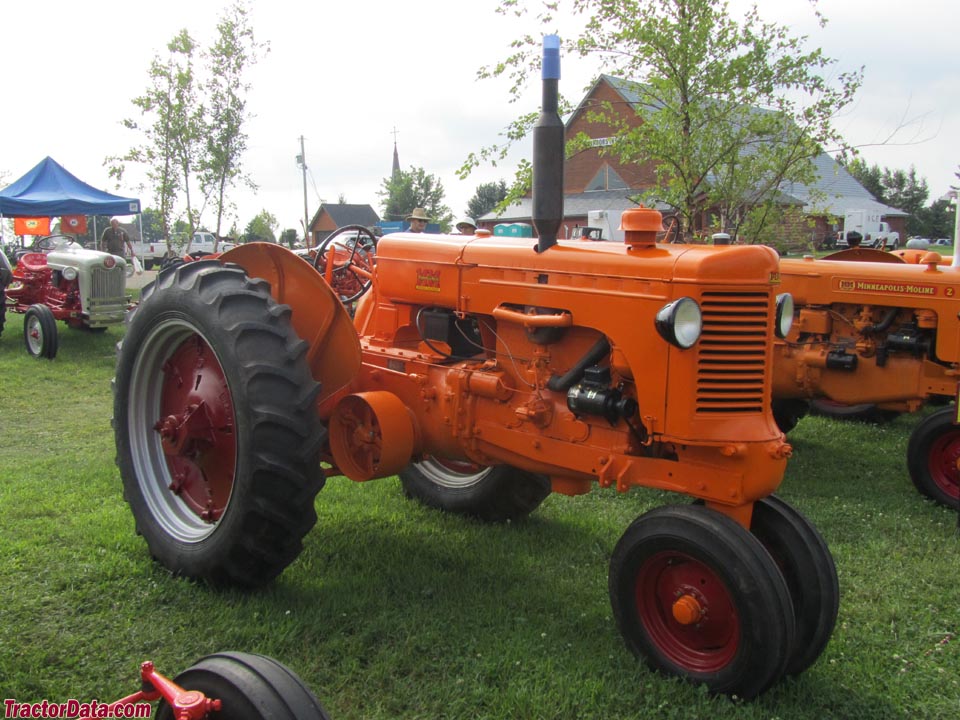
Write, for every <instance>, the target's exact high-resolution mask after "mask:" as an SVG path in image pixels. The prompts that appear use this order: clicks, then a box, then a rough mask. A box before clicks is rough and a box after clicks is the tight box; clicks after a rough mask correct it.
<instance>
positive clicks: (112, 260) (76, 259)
mask: <svg viewBox="0 0 960 720" xmlns="http://www.w3.org/2000/svg"><path fill="white" fill-rule="evenodd" d="M47 265H49V266H50V267H51V268H52V269H54V270H63V269H64V268H65V267H75V268H77V269H78V270H80V269H86V270H93V269H94V268H98V267H102V268H107V269H108V270H109V269H111V268H114V267H117V266H119V267H120V269H121V270H125V269H126V267H127V261H126V260H124V259H123V258H122V257H119V256H117V255H111V254H110V253H105V252H100V251H99V250H87V249H85V248H82V247H66V248H59V249H57V250H51V251H50V252H49V253H47Z"/></svg>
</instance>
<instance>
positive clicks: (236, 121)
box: [106, 0, 266, 237]
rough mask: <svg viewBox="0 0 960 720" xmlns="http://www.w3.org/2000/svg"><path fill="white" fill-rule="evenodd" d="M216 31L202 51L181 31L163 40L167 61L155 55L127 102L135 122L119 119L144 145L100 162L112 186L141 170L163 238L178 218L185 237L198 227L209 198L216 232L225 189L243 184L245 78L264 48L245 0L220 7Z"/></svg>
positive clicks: (224, 207) (225, 206)
mask: <svg viewBox="0 0 960 720" xmlns="http://www.w3.org/2000/svg"><path fill="white" fill-rule="evenodd" d="M217 32H218V36H217V39H216V40H215V42H214V43H213V45H212V46H211V47H210V48H209V49H208V50H202V49H201V48H200V46H199V45H198V43H197V42H196V41H195V40H194V39H193V37H192V36H191V35H190V33H189V32H188V31H187V30H186V29H183V30H181V31H180V32H179V33H177V35H176V36H174V38H173V39H172V40H171V41H170V42H169V43H168V45H167V56H166V58H162V57H160V56H159V55H157V56H155V57H154V59H153V61H152V62H151V64H150V69H149V77H150V84H149V86H148V88H147V89H146V91H145V92H144V93H143V94H142V95H140V96H138V97H136V98H134V99H133V104H134V106H135V107H136V108H137V109H139V111H140V118H139V119H126V120H124V121H123V124H124V125H125V126H126V127H127V128H129V129H132V130H137V131H140V132H141V133H142V135H143V142H141V143H140V144H139V145H136V146H135V147H133V148H131V149H130V150H129V151H128V152H127V153H126V154H124V155H122V156H113V157H108V158H107V160H106V163H107V164H108V165H109V166H110V175H111V176H112V177H114V178H115V179H116V180H117V181H118V182H119V181H120V180H121V179H122V177H123V175H124V173H125V172H126V168H127V165H128V164H135V165H141V166H143V167H144V168H145V171H146V177H147V179H148V180H149V183H150V186H151V187H152V188H153V204H154V207H155V209H156V212H157V214H158V216H159V221H160V226H161V228H162V232H163V236H164V237H170V233H171V232H172V231H173V229H174V226H175V225H176V224H177V221H179V220H183V221H185V223H186V225H187V227H188V229H189V232H190V233H192V232H193V231H194V230H195V229H197V228H198V227H200V226H201V222H202V215H203V213H204V210H205V208H206V205H207V202H208V201H211V202H212V204H213V207H214V209H215V212H216V216H217V217H216V223H215V228H216V234H217V235H219V234H220V229H221V224H222V221H223V217H224V212H225V211H226V210H227V209H228V208H231V207H232V205H231V204H230V203H229V200H228V198H227V191H228V190H229V188H230V187H232V186H233V185H234V184H235V183H236V182H237V181H238V180H241V179H242V180H245V181H246V179H245V178H244V177H243V173H242V164H241V159H242V155H243V152H244V151H245V150H246V139H247V138H246V134H245V133H244V130H243V128H244V123H245V122H246V120H247V119H248V118H249V116H248V114H247V112H246V101H245V94H246V91H247V90H248V85H247V84H245V83H244V81H243V76H244V71H245V70H246V69H247V68H248V67H249V66H250V65H251V64H253V63H254V62H256V60H257V58H258V55H259V53H260V52H261V51H262V50H264V49H265V47H266V46H265V45H263V44H258V43H257V42H256V41H255V40H254V36H253V31H252V29H251V27H250V25H249V21H248V16H247V10H246V7H245V5H244V4H243V0H236V1H235V2H234V4H233V5H231V6H229V7H227V8H226V9H225V10H224V13H223V15H222V16H221V19H220V21H219V23H218V25H217ZM201 60H202V61H204V62H203V64H199V63H200V61H201ZM248 182H249V181H248ZM197 192H199V195H198V194H197Z"/></svg>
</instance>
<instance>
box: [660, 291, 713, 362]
mask: <svg viewBox="0 0 960 720" xmlns="http://www.w3.org/2000/svg"><path fill="white" fill-rule="evenodd" d="M656 326H657V332H659V333H660V336H661V337H662V338H663V339H664V340H666V341H667V342H668V343H670V344H671V345H676V346H677V347H678V348H681V349H684V350H685V349H687V348H689V347H691V346H692V345H693V344H694V343H695V342H696V341H697V340H699V339H700V333H701V332H702V331H703V314H702V313H701V312H700V306H699V305H698V304H697V301H696V300H694V299H693V298H691V297H682V298H678V299H677V300H674V301H673V302H672V303H668V304H667V305H664V306H663V307H662V308H660V311H659V312H658V313H657V318H656Z"/></svg>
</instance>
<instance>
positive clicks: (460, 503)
mask: <svg viewBox="0 0 960 720" xmlns="http://www.w3.org/2000/svg"><path fill="white" fill-rule="evenodd" d="M400 481H401V482H402V483H403V490H404V493H405V494H406V495H407V497H409V498H412V499H414V500H418V501H419V502H421V503H423V504H424V505H427V506H428V507H432V508H436V509H438V510H444V511H446V512H452V513H457V514H460V515H467V516H470V517H474V518H477V519H479V520H485V521H487V522H506V521H508V520H519V519H521V518H524V517H526V516H527V515H529V514H530V513H532V512H533V511H534V510H536V509H537V508H538V507H539V506H540V503H542V502H543V500H544V498H546V497H547V495H549V494H550V480H549V478H547V477H546V476H544V475H537V474H535V473H529V472H525V471H523V470H518V469H516V468H514V467H510V466H509V465H494V466H491V467H483V466H480V465H474V464H472V463H469V462H463V461H459V460H446V459H442V458H436V457H428V458H426V459H425V460H423V461H421V462H418V463H411V464H410V465H408V466H407V467H406V468H404V469H403V470H401V471H400Z"/></svg>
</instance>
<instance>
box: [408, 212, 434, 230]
mask: <svg viewBox="0 0 960 720" xmlns="http://www.w3.org/2000/svg"><path fill="white" fill-rule="evenodd" d="M407 222H408V223H410V232H412V233H422V232H423V231H424V230H426V229H427V223H428V222H430V216H429V215H427V211H426V210H424V209H423V208H414V209H413V212H412V213H410V214H409V215H407Z"/></svg>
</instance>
